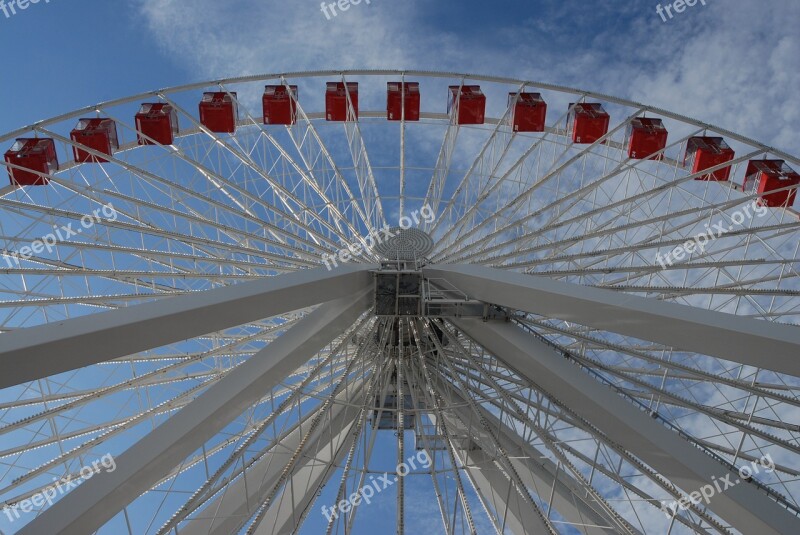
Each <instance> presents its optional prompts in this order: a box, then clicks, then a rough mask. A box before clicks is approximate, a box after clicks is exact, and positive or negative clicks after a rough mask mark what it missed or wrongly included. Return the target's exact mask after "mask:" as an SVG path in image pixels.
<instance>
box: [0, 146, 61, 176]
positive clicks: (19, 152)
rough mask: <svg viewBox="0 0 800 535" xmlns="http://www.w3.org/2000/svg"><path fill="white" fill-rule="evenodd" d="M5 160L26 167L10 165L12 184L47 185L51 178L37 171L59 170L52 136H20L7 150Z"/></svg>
mask: <svg viewBox="0 0 800 535" xmlns="http://www.w3.org/2000/svg"><path fill="white" fill-rule="evenodd" d="M5 160H6V163H10V164H14V165H17V166H19V167H22V168H24V169H13V168H11V167H8V177H9V179H10V180H11V185H12V186H15V185H16V186H46V185H47V184H49V183H50V180H49V179H48V178H47V177H42V176H39V175H37V174H36V173H35V172H39V173H45V174H48V175H52V174H53V173H55V172H56V171H58V157H57V156H56V144H55V142H54V141H53V140H52V139H50V138H41V139H40V138H19V139H17V140H16V142H15V143H14V144H13V145H12V146H11V148H10V149H8V150H7V151H6V154H5ZM34 171H35V172H34Z"/></svg>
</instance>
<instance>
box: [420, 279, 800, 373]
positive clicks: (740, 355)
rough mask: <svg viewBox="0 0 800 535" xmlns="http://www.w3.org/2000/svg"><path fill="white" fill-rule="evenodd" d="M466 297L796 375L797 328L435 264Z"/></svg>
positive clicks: (799, 331) (799, 344)
mask: <svg viewBox="0 0 800 535" xmlns="http://www.w3.org/2000/svg"><path fill="white" fill-rule="evenodd" d="M423 274H424V275H425V277H426V278H428V279H431V281H432V282H433V283H436V282H437V281H436V279H443V280H446V281H447V282H448V283H449V284H451V285H452V286H455V287H456V288H458V289H459V290H461V291H462V292H464V293H466V294H467V295H468V296H469V297H470V298H472V299H478V300H481V301H485V302H487V303H493V304H496V305H502V306H505V307H509V308H513V309H516V310H523V311H525V312H530V313H533V314H540V315H542V316H546V317H551V318H560V319H563V320H567V321H571V322H574V323H579V324H581V325H586V326H588V327H593V328H595V329H601V330H605V331H610V332H615V333H619V334H624V335H627V336H633V337H635V338H639V339H641V340H648V341H651V342H657V343H660V344H666V345H667V346H669V347H672V348H676V349H680V350H684V351H693V352H697V353H701V354H704V355H709V356H713V357H719V358H722V359H726V360H730V361H733V362H738V363H740V364H747V365H749V366H755V367H758V368H766V369H769V370H773V371H776V372H780V373H787V374H789V375H794V376H798V377H800V359H797V358H795V357H796V355H798V354H800V328H797V327H794V326H789V325H782V324H777V323H770V322H767V321H760V320H755V319H751V318H742V317H739V316H736V315H733V314H725V313H722V312H716V311H712V310H703V309H699V308H694V307H690V306H685V305H679V304H676V303H667V302H664V301H657V300H654V299H646V298H643V297H638V296H634V295H628V294H625V293H620V292H613V291H610V290H603V289H599V288H590V287H586V286H581V285H577V284H570V283H565V282H561V281H555V280H552V279H549V278H546V277H537V276H534V275H527V274H521V273H516V272H512V271H506V270H502V269H494V268H487V267H483V266H471V265H469V266H468V265H435V266H430V267H427V268H425V269H423Z"/></svg>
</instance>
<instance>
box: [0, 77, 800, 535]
mask: <svg viewBox="0 0 800 535" xmlns="http://www.w3.org/2000/svg"><path fill="white" fill-rule="evenodd" d="M411 80H413V81H419V82H420V89H421V94H422V97H423V110H422V113H421V119H420V121H418V122H417V121H406V120H405V117H401V120H399V121H387V120H386V111H385V109H384V106H385V98H386V93H385V89H386V82H389V81H411ZM327 81H335V82H344V83H347V82H353V81H356V82H359V83H360V96H359V100H360V102H359V103H358V104H356V103H355V102H354V101H353V100H352V99H351V98H350V95H349V94H348V98H347V106H348V114H347V115H348V120H347V121H344V122H338V123H337V122H331V121H326V114H325V113H324V111H323V109H324V108H323V98H322V96H323V91H324V87H325V82H327ZM265 83H266V84H277V85H286V86H288V85H290V84H292V85H298V86H299V93H298V95H299V96H297V97H296V98H295V97H294V96H293V97H292V102H293V104H294V106H295V109H296V122H295V123H294V124H293V125H290V126H266V125H264V124H263V121H262V117H261V109H260V102H259V99H260V96H261V89H262V85H263V84H265ZM467 84H480V85H481V86H482V89H483V91H484V93H485V94H486V95H487V97H488V108H487V112H486V116H487V119H486V120H485V122H484V123H483V124H478V125H459V124H457V121H455V120H453V119H452V116H451V115H448V114H447V113H444V108H445V104H446V102H445V95H446V93H447V87H448V86H453V85H455V86H463V85H467ZM203 89H205V90H211V91H219V92H225V93H228V95H229V96H230V97H231V98H232V99H233V100H234V101H236V102H237V104H238V109H239V117H238V127H237V130H236V132H235V133H234V134H218V133H214V132H212V131H210V130H209V129H208V128H207V127H206V126H204V125H203V124H202V123H201V121H200V118H199V117H198V115H197V113H196V112H195V111H194V110H195V109H196V106H197V101H198V99H199V92H200V91H201V90H203ZM522 91H540V92H542V94H543V96H544V97H545V99H546V100H547V102H548V109H549V115H548V121H547V125H548V126H547V128H546V129H545V131H544V132H541V133H520V132H514V131H513V129H512V128H510V126H509V120H510V115H511V110H510V109H509V108H508V107H507V102H508V101H507V96H508V95H509V93H511V94H515V93H520V92H522ZM590 101H600V102H603V104H604V106H605V107H606V109H607V110H608V111H609V112H610V114H611V117H612V121H611V125H610V128H609V130H608V133H607V134H606V135H605V136H603V137H602V138H601V139H599V140H597V141H596V142H594V143H588V144H576V143H574V142H573V141H572V138H571V137H570V136H569V132H568V130H567V128H566V126H567V122H566V121H567V112H568V110H569V109H570V104H571V103H574V102H590ZM141 102H161V103H167V104H170V105H171V106H173V108H174V109H175V110H177V112H178V117H179V122H180V127H181V130H180V133H179V135H178V136H177V137H176V139H175V141H174V143H173V144H172V145H155V146H140V145H139V144H138V143H137V132H136V130H135V127H134V124H133V121H132V119H131V118H132V117H133V115H134V113H135V111H136V109H137V108H138V105H139V104H140V103H141ZM356 105H358V106H359V107H360V110H357V109H356ZM356 111H358V113H356ZM95 114H96V115H97V116H98V117H109V118H111V119H113V120H114V121H115V123H116V125H117V128H118V131H119V135H120V140H121V143H120V147H119V149H118V150H117V151H115V152H114V153H113V155H111V156H106V158H107V159H108V162H106V163H102V164H99V163H76V162H75V161H73V159H72V156H71V155H72V150H73V148H74V147H75V146H79V147H80V148H81V149H83V150H85V151H86V152H88V153H89V154H91V155H94V156H98V157H99V156H102V154H101V153H99V152H97V151H95V150H93V149H91V148H90V147H87V146H85V145H80V144H79V143H77V142H75V141H73V140H72V139H71V138H70V135H69V130H70V128H71V127H72V126H73V124H74V122H75V120H77V119H78V118H80V117H85V116H89V115H95ZM644 115H647V116H654V117H659V118H662V119H664V122H665V125H666V126H667V127H668V129H669V133H670V136H669V141H668V144H667V147H666V148H665V149H664V150H663V151H662V153H661V158H660V159H654V160H635V159H630V158H629V157H628V153H627V150H626V147H627V145H626V142H627V138H626V132H627V130H628V126H629V125H630V123H631V121H632V120H633V119H635V118H637V117H641V116H644ZM356 116H357V117H358V120H356ZM698 135H717V136H722V137H724V138H725V140H726V141H727V142H728V143H729V144H730V145H731V147H732V148H733V149H734V150H735V152H736V156H735V157H734V159H733V160H732V161H731V162H728V163H726V164H720V165H719V166H717V167H715V168H711V169H709V170H704V171H703V172H698V173H692V171H691V169H689V168H688V167H687V166H686V165H684V161H683V154H684V151H685V149H686V144H687V140H688V139H689V138H690V137H692V136H698ZM21 137H22V138H27V137H46V138H52V139H54V140H55V143H56V146H57V150H58V155H59V160H60V161H61V165H60V168H59V170H58V171H57V172H53V173H52V174H42V173H37V174H38V175H39V176H41V177H42V178H46V179H47V180H49V184H48V185H47V186H31V187H13V186H9V187H5V188H2V189H0V250H2V253H3V254H2V256H0V308H2V312H0V365H2V368H1V369H2V373H0V388H2V390H1V391H0V392H2V396H1V397H0V506H5V507H6V509H4V510H3V512H5V514H0V527H1V528H2V529H3V530H7V528H6V526H8V529H9V530H11V531H15V530H17V529H19V530H21V531H20V533H30V534H38V533H64V534H80V535H83V534H86V533H93V532H95V531H98V530H99V533H132V534H140V533H157V534H163V535H166V534H168V533H180V534H189V533H197V534H200V533H204V534H206V533H214V534H217V533H218V534H228V533H248V534H250V533H258V534H268V533H322V532H325V533H328V534H338V533H342V534H346V533H361V532H369V533H371V532H375V529H378V528H376V526H379V527H381V529H383V532H389V531H391V530H395V531H396V532H397V533H398V534H402V533H404V532H405V531H406V530H408V531H409V532H414V531H417V532H425V533H434V532H443V533H448V534H451V533H470V534H472V533H480V534H483V533H498V534H500V533H515V534H522V533H585V534H593V535H594V534H606V533H626V534H635V533H736V532H741V533H797V532H799V531H800V519H798V516H800V501H798V500H800V487H799V486H798V476H800V468H798V467H800V440H799V439H800V416H799V415H800V396H798V391H800V364H798V361H797V356H798V355H800V329H798V324H800V299H798V295H799V294H800V284H798V267H799V266H798V258H800V240H798V237H799V236H800V233H798V225H799V224H800V221H799V219H800V218H799V214H798V212H796V211H795V210H793V209H792V208H791V207H785V206H784V207H779V208H767V207H765V206H763V205H760V204H759V203H758V199H759V193H756V192H751V191H750V190H745V188H743V187H742V186H741V177H742V175H743V172H744V167H745V166H746V165H747V162H748V161H750V160H754V159H762V158H772V159H781V160H784V161H785V162H786V163H787V164H789V165H791V166H793V167H795V168H800V160H798V158H797V157H794V156H792V155H789V154H785V153H783V152H781V151H779V150H776V149H774V148H770V147H767V146H765V145H763V144H760V143H758V142H755V141H753V140H750V139H747V138H745V137H743V136H740V135H737V134H735V133H733V132H728V131H724V130H722V129H719V128H716V127H714V126H711V125H708V124H704V123H701V122H699V121H696V120H693V119H691V118H688V117H684V116H681V115H678V114H675V113H672V112H669V111H666V110H660V109H655V108H652V107H649V106H646V105H643V104H639V103H635V102H629V101H626V100H623V99H619V98H615V97H611V96H607V95H598V94H594V93H591V92H587V91H580V90H574V89H570V88H565V87H559V86H553V85H548V84H542V83H536V82H531V81H523V80H513V79H502V78H497V77H486V76H474V75H462V74H457V73H435V72H419V71H416V72H415V71H345V72H342V71H332V72H301V73H285V74H274V75H264V76H252V77H243V78H236V79H228V80H221V81H213V82H204V83H198V84H193V85H187V86H182V87H176V88H172V89H165V90H161V91H156V92H152V93H147V94H141V95H134V96H131V97H128V98H124V99H119V100H115V101H112V102H107V103H104V104H100V105H97V106H93V107H90V108H85V109H82V110H77V111H75V112H72V113H69V114H65V115H62V116H59V117H55V118H53V119H51V120H46V121H41V122H39V123H36V124H34V125H31V126H29V127H26V128H23V129H20V130H18V131H15V132H11V133H9V134H7V135H5V136H0V144H4V145H10V144H11V143H12V142H13V140H14V139H15V138H21ZM2 165H4V166H5V167H6V168H9V169H10V170H14V169H21V168H19V167H15V166H14V165H13V164H10V163H6V162H3V163H2ZM723 166H730V167H731V177H732V178H731V180H730V181H727V182H724V181H723V182H718V181H713V180H696V179H698V178H702V175H704V174H707V173H709V172H713V171H715V170H716V169H718V168H722V167H723ZM791 187H794V186H791ZM92 214H94V215H93V216H92ZM403 220H405V221H407V222H413V225H414V226H415V227H417V228H415V229H414V230H413V231H410V232H409V233H408V234H406V235H405V237H403V236H400V237H396V238H395V240H396V241H394V242H391V241H390V242H387V243H388V244H386V245H384V247H377V248H372V247H371V246H372V245H374V242H375V240H376V239H378V237H380V236H382V235H383V234H382V232H385V230H386V229H391V228H393V227H396V226H398V225H400V226H406V225H403V224H402V221H403ZM715 229H721V230H715ZM712 232H713V235H712V234H709V233H712ZM50 234H53V235H55V236H56V239H53V240H52V243H50V244H49V245H47V246H42V247H36V248H34V247H32V245H33V244H35V243H37V240H44V239H43V237H44V236H47V235H50ZM698 236H705V239H704V242H705V243H703V246H702V247H700V248H698V247H696V248H695V250H694V251H693V252H690V253H688V254H686V255H684V256H683V257H682V258H680V259H677V258H675V259H673V261H671V262H664V261H663V259H664V258H665V257H666V255H668V254H670V252H672V251H673V250H674V249H675V248H676V247H679V246H681V245H682V244H685V243H686V242H687V241H691V240H695V239H696V237H698ZM431 241H432V242H433V248H432V250H430V252H428V251H426V250H424V249H425V248H430V242H431ZM370 242H372V243H370ZM415 242H419V243H422V244H423V245H416V244H415ZM38 243H42V242H41V241H40V242H38ZM44 243H47V242H46V241H44ZM26 247H27V248H26ZM392 247H396V248H397V251H398V256H397V257H395V258H391V256H390V255H389V254H388V253H387V250H389V251H391V250H392ZM415 247H420V249H419V250H420V251H423V252H424V253H425V254H420V255H419V256H418V257H416V258H415V257H414V254H413V252H414V250H415V249H414V248H415ZM23 248H26V249H23ZM348 248H349V251H350V253H351V254H350V256H351V258H350V260H349V261H348V262H343V261H341V262H338V263H335V264H336V265H331V264H330V262H329V260H330V259H331V258H334V257H336V255H337V254H340V252H341V251H342V250H345V251H347V250H348ZM21 250H24V251H25V253H22V252H21ZM28 253H30V254H28ZM400 253H402V257H401V256H399V255H400ZM409 255H410V256H409ZM340 258H341V255H340ZM326 266H327V267H326ZM328 268H331V269H328ZM106 455H112V456H113V457H114V464H115V468H114V469H113V470H112V469H110V468H108V467H106V470H102V469H98V470H97V472H98V473H96V474H95V475H93V476H92V477H91V478H90V479H87V480H85V481H84V482H83V483H82V484H81V485H80V486H78V487H77V488H74V489H71V490H69V492H63V493H62V487H64V486H65V482H67V481H68V480H69V479H71V478H79V477H81V470H82V468H83V467H86V466H90V465H91V463H92V461H95V460H96V459H99V458H101V457H103V456H106ZM412 458H415V459H416V460H417V462H416V465H413V466H406V468H408V469H400V467H401V466H403V465H404V463H405V464H406V465H408V464H409V460H410V459H412ZM412 464H413V463H412ZM743 467H744V469H743ZM747 467H749V469H750V472H751V473H746V472H745V471H743V470H746V469H747ZM378 481H383V483H382V485H383V486H380V485H379V484H378V483H377V482H378ZM722 481H725V484H724V485H721V483H720V482H722ZM368 486H371V488H372V489H374V492H371V494H374V496H370V499H369V500H366V499H363V497H364V496H365V494H364V492H363V490H360V489H364V488H366V487H368ZM714 486H716V488H715V489H714V490H715V491H716V492H713V496H710V497H709V499H708V500H705V501H698V500H697V499H694V498H693V499H694V502H692V501H690V500H687V499H686V498H684V497H685V496H689V497H692V496H693V495H696V496H701V494H700V493H701V492H703V489H706V491H707V489H708V488H714ZM55 487H57V488H58V497H57V498H58V499H57V501H55V503H54V504H49V503H44V502H43V501H42V500H41V499H38V498H39V497H41V496H42V495H43V494H44V495H46V494H47V493H48V492H51V493H52V494H56V492H55V491H54V490H53V489H54V488H55ZM723 487H724V488H723ZM359 492H361V496H362V498H359V499H358V500H355V502H357V503H354V500H353V499H352V496H354V493H359ZM678 500H682V501H681V502H680V503H681V504H682V505H683V506H682V507H676V508H674V510H670V509H669V507H668V504H671V503H673V502H678ZM368 502H369V503H368ZM695 502H697V503H695ZM21 504H26V506H25V507H24V508H22V509H20V506H21ZM337 504H346V507H339V508H338V513H336V514H331V511H332V510H333V508H336V507H337ZM28 506H29V507H28ZM26 509H27V510H26ZM665 512H666V514H665ZM15 515H16V516H15ZM390 524H391V525H392V526H393V527H388V526H389V525H390ZM362 530H363V531H362Z"/></svg>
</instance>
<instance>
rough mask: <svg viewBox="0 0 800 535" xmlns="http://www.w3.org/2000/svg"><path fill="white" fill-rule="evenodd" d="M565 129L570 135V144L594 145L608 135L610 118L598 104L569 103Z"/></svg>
mask: <svg viewBox="0 0 800 535" xmlns="http://www.w3.org/2000/svg"><path fill="white" fill-rule="evenodd" d="M569 107H570V111H569V117H568V118H567V127H568V129H569V131H570V132H571V133H572V142H573V143H580V144H589V143H594V142H595V141H597V140H598V139H600V138H601V137H603V136H604V135H606V134H607V133H608V125H609V123H610V122H611V116H609V115H608V113H607V112H606V110H604V109H603V105H602V104H600V103H599V102H578V103H577V104H575V103H570V105H569Z"/></svg>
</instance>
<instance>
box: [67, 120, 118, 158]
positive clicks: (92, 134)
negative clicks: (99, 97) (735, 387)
mask: <svg viewBox="0 0 800 535" xmlns="http://www.w3.org/2000/svg"><path fill="white" fill-rule="evenodd" d="M70 139H72V141H74V142H75V143H80V144H81V145H86V146H87V147H89V148H90V149H93V150H96V151H97V152H100V153H102V154H107V155H108V156H111V155H112V154H113V153H114V151H115V150H116V149H118V148H119V140H118V138H117V125H116V123H115V122H114V121H113V120H111V119H100V118H95V119H80V120H78V124H77V125H76V126H75V128H73V129H72V132H70ZM72 154H73V155H74V156H75V161H76V162H78V163H84V162H96V163H103V162H107V161H108V159H107V158H103V157H102V156H95V155H93V154H91V153H89V152H88V151H86V150H84V149H82V148H80V147H72Z"/></svg>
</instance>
